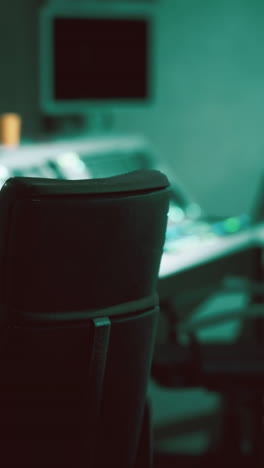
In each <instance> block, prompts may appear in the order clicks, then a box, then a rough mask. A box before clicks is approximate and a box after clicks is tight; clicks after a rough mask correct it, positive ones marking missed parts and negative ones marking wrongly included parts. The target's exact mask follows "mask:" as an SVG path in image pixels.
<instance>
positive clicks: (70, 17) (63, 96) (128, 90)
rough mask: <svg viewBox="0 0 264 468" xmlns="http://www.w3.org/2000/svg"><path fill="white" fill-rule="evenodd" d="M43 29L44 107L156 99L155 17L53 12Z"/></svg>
mask: <svg viewBox="0 0 264 468" xmlns="http://www.w3.org/2000/svg"><path fill="white" fill-rule="evenodd" d="M44 13H45V14H44V15H43V18H42V25H41V26H42V27H41V36H40V40H41V44H40V45H41V56H40V61H41V64H40V65H41V69H40V74H41V76H40V79H41V108H42V110H44V111H47V112H49V113H51V114H52V113H60V112H80V113H82V112H85V111H86V110H87V111H88V110H89V109H91V106H93V105H101V106H102V105H103V106H107V105H109V104H110V105H124V104H128V105H135V104H137V103H139V104H140V103H142V104H146V102H147V101H149V100H150V99H151V97H152V89H151V82H152V76H151V75H152V54H151V48H152V43H151V42H152V37H151V18H150V16H149V15H146V14H142V12H136V13H137V14H135V11H133V12H132V13H131V14H128V11H127V10H126V11H120V10H117V11H115V10H114V9H111V11H105V12H104V11H102V10H100V11H99V12H95V11H94V10H92V9H90V8H87V9H82V11H81V12H80V11H79V9H78V8H75V9H73V7H72V8H71V10H67V8H65V7H64V9H61V10H60V9H58V8H57V9H56V8H49V9H46V11H45V12H44Z"/></svg>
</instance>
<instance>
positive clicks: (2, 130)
mask: <svg viewBox="0 0 264 468" xmlns="http://www.w3.org/2000/svg"><path fill="white" fill-rule="evenodd" d="M20 133H21V117H20V115H18V114H13V113H12V114H3V115H2V116H1V120H0V138H1V143H2V144H3V145H7V146H17V145H19V142H20Z"/></svg>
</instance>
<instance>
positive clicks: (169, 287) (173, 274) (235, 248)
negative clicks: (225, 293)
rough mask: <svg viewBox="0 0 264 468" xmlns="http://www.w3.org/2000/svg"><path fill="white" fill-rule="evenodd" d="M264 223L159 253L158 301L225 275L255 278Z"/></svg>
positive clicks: (262, 240)
mask: <svg viewBox="0 0 264 468" xmlns="http://www.w3.org/2000/svg"><path fill="white" fill-rule="evenodd" d="M263 244H264V225H263V224H262V225H259V226H256V227H251V228H248V229H245V230H244V231H241V232H238V233H236V234H230V235H228V236H223V237H220V236H219V237H216V238H214V239H210V240H201V241H200V242H198V241H197V242H196V243H195V244H194V245H193V246H191V245H190V247H186V249H182V250H181V251H178V252H175V253H164V254H163V256H162V260H161V264H160V270H159V282H158V291H159V296H160V300H161V301H164V300H166V299H169V297H170V296H172V295H173V296H177V294H179V295H182V294H183V293H188V290H190V289H192V288H196V289H197V288H199V287H204V286H205V284H208V283H209V284H214V283H216V282H219V281H221V279H223V278H224V277H226V276H228V275H233V276H234V275H239V276H245V277H250V278H253V279H258V278H257V276H256V275H258V273H259V272H258V268H256V265H259V261H260V251H261V248H262V245H263Z"/></svg>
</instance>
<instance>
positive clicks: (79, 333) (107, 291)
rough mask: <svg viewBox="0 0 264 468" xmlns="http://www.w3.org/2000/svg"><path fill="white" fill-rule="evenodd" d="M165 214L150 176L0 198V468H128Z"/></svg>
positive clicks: (25, 189) (147, 359)
mask: <svg viewBox="0 0 264 468" xmlns="http://www.w3.org/2000/svg"><path fill="white" fill-rule="evenodd" d="M168 203H169V184H168V180H167V178H166V176H164V175H163V174H161V173H160V172H158V171H151V170H146V171H135V172H132V173H128V174H124V175H121V176H116V177H111V178H107V179H94V180H85V181H84V180H78V181H63V180H49V179H34V178H12V179H9V180H8V181H7V182H6V184H5V185H4V187H3V188H2V190H1V192H0V216H1V220H0V222H1V232H0V304H1V310H0V312H1V316H0V332H1V341H0V343H1V351H0V370H1V379H0V414H1V418H0V426H1V437H0V464H1V465H2V466H4V463H5V460H6V459H8V463H10V464H12V463H13V465H14V466H24V465H25V466H31V465H32V466H33V465H34V466H43V467H44V466H47V467H50V466H60V467H62V466H71V467H72V466H74V467H76V468H78V467H79V466H86V467H87V468H90V467H94V466H98V467H99V466H101V467H102V466H115V467H126V468H128V467H132V466H133V464H134V460H135V456H136V450H137V443H138V437H139V432H140V425H141V418H142V414H143V408H144V404H145V397H146V388H147V382H148V377H149V371H150V364H151V359H152V352H153V344H154V343H153V341H154V336H155V324H156V318H157V311H158V301H157V296H156V284H157V277H158V269H159V264H160V258H161V254H162V248H163V243H164V237H165V229H166V222H167V211H168Z"/></svg>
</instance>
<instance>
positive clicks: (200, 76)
mask: <svg viewBox="0 0 264 468" xmlns="http://www.w3.org/2000/svg"><path fill="white" fill-rule="evenodd" d="M158 6H159V12H158V15H157V36H158V37H157V44H156V46H157V57H156V87H157V95H156V101H155V104H153V106H152V107H151V108H150V109H149V110H145V111H144V112H142V113H141V115H137V114H136V113H134V114H133V113H130V115H126V116H125V118H124V116H123V115H122V113H121V112H120V114H119V116H118V117H117V122H118V126H120V127H122V128H123V129H128V128H130V127H133V128H136V129H137V130H138V131H142V132H145V133H146V134H147V135H148V137H149V138H150V140H151V141H152V142H153V143H154V145H155V146H156V147H157V149H158V151H159V153H160V155H162V156H163V157H164V158H166V159H168V160H169V161H170V162H171V163H172V164H173V167H174V168H175V171H176V173H177V174H178V176H179V177H180V178H181V179H182V181H184V182H185V183H186V184H187V186H188V188H189V189H190V190H192V192H193V193H194V195H195V196H196V197H197V198H198V200H199V201H200V203H201V204H202V206H203V207H204V208H205V209H206V210H208V211H209V212H210V213H216V214H226V213H232V212H234V213H237V212H241V211H243V210H246V211H249V210H250V209H251V207H252V203H253V200H254V196H255V191H256V186H257V184H258V183H259V179H260V173H261V171H262V159H263V152H264V138H263V117H264V107H263V98H264V86H263V83H264V60H263V57H264V54H263V48H264V28H263V14H264V5H263V3H262V2H259V1H257V0H253V1H251V0H221V1H220V0H199V2H197V1H196V0H161V1H160V2H159V4H158Z"/></svg>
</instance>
